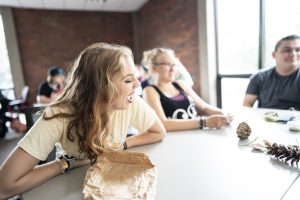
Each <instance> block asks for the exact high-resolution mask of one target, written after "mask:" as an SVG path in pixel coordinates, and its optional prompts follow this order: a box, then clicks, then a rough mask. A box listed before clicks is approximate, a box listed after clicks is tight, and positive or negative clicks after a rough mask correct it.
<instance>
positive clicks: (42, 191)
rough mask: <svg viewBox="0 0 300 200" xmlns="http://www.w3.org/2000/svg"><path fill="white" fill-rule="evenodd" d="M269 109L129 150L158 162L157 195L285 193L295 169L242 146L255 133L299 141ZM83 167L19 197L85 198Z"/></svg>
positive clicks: (178, 198) (169, 199) (172, 199)
mask: <svg viewBox="0 0 300 200" xmlns="http://www.w3.org/2000/svg"><path fill="white" fill-rule="evenodd" d="M267 111H270V110H266V109H246V108H241V109H239V110H237V111H236V112H234V115H235V120H234V121H233V123H232V124H231V125H230V126H228V127H225V128H222V129H218V130H217V129H214V130H194V131H180V132H171V133H168V136H167V137H166V139H165V140H164V141H162V142H160V143H156V144H152V145H147V146H143V147H138V148H133V149H130V150H131V151H139V152H145V153H147V154H148V155H149V156H150V157H151V159H152V160H153V162H154V163H155V164H156V166H157V169H158V183H157V195H156V199H157V200H194V199H195V200H196V199H204V200H206V199H209V200H211V199H216V200H219V199H229V200H235V199H236V200H241V199H243V200H247V199H251V200H254V199H255V200H258V199H281V198H284V199H286V197H287V196H284V195H285V194H286V195H288V194H289V192H288V189H289V187H290V186H291V185H292V183H293V182H294V180H295V179H296V178H297V177H298V175H299V169H298V168H296V167H291V166H289V165H288V164H286V163H282V162H280V161H277V160H275V159H272V158H271V157H270V156H269V155H266V154H264V153H258V152H255V151H253V150H252V148H250V147H248V146H243V145H245V144H246V143H248V142H249V141H251V140H253V139H255V138H256V137H258V139H257V141H261V140H263V139H267V140H269V141H272V142H277V143H283V144H297V140H298V141H300V138H299V136H300V133H297V132H290V131H289V130H288V127H287V125H285V124H278V123H272V122H265V121H264V120H263V119H262V117H261V115H262V114H263V113H265V112H267ZM272 111H276V112H278V113H282V112H284V113H286V112H287V111H279V110H272ZM295 114H298V115H300V113H296V112H295ZM242 121H245V122H247V123H248V124H249V125H250V127H251V129H252V134H251V137H250V138H249V140H246V141H240V140H239V138H237V136H236V133H235V131H236V127H237V125H238V124H239V123H240V122H242ZM87 168H88V167H87V166H85V167H81V168H78V169H74V170H72V171H70V173H68V174H63V175H60V176H57V177H54V178H53V179H51V180H50V181H48V182H47V183H44V184H42V185H41V186H39V187H37V188H35V189H33V190H31V191H29V192H26V193H24V194H22V198H23V199H24V200H27V199H28V200H29V199H30V200H37V199H44V200H47V199H56V200H59V199H64V200H68V199H70V200H71V199H72V200H76V199H83V195H82V193H81V192H82V187H83V186H82V184H83V180H84V176H85V172H86V170H87ZM296 182H297V181H296ZM299 184H300V183H299ZM291 188H293V187H291ZM298 193H299V192H298ZM298 196H299V195H298ZM299 198H300V197H299Z"/></svg>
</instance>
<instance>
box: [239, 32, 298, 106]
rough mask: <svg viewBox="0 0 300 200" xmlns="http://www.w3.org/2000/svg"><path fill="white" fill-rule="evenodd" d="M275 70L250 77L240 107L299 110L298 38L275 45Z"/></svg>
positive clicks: (271, 69)
mask: <svg viewBox="0 0 300 200" xmlns="http://www.w3.org/2000/svg"><path fill="white" fill-rule="evenodd" d="M272 56H273V58H274V59H275V61H276V66H275V67H272V68H270V69H267V70H263V71H260V72H258V73H257V74H255V75H254V76H252V77H251V80H250V83H249V85H248V88H247V91H246V94H245V98H244V102H243V105H244V106H246V107H253V105H254V103H255V101H256V100H258V107H260V108H274V109H296V110H300V70H299V65H300V37H299V36H298V35H289V36H287V37H284V38H282V39H281V40H279V41H278V42H277V44H276V45H275V49H274V51H273V53H272Z"/></svg>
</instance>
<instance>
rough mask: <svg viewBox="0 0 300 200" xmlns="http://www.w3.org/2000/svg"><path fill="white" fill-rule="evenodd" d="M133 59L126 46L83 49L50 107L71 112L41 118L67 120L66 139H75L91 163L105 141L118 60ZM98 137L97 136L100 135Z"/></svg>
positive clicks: (100, 45)
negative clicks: (66, 109)
mask: <svg viewBox="0 0 300 200" xmlns="http://www.w3.org/2000/svg"><path fill="white" fill-rule="evenodd" d="M125 56H129V57H132V51H131V50H130V49H129V48H128V47H125V46H119V45H111V44H107V43H95V44H92V45H90V46H88V47H87V48H86V49H84V50H83V51H82V52H81V53H80V54H79V56H78V57H77V58H76V60H75V61H74V63H73V65H72V66H71V67H72V68H71V72H70V73H69V74H68V76H67V81H66V83H67V84H66V86H65V88H64V90H63V92H62V93H61V94H60V96H59V97H58V98H57V100H56V101H55V102H53V103H52V104H50V105H49V108H50V109H51V108H54V107H59V108H65V107H68V108H70V109H68V111H69V110H70V112H68V113H66V112H60V113H57V114H53V115H51V116H47V115H46V112H44V114H43V118H44V119H46V120H50V119H53V118H57V117H62V118H70V123H69V124H68V127H67V137H68V139H69V140H70V141H73V142H74V139H75V137H77V138H78V146H79V150H80V153H85V154H86V156H87V157H88V158H89V159H90V160H91V162H92V163H94V162H95V161H96V159H97V156H98V155H100V154H101V153H103V147H104V144H103V143H104V139H105V138H106V137H107V135H108V132H109V130H108V129H109V128H108V127H109V119H110V113H111V111H112V104H113V102H114V101H115V99H116V97H117V96H118V90H117V88H116V85H115V84H114V81H115V80H116V78H117V77H118V76H120V75H121V73H122V72H123V65H122V63H121V58H122V57H125ZM99 134H100V135H99Z"/></svg>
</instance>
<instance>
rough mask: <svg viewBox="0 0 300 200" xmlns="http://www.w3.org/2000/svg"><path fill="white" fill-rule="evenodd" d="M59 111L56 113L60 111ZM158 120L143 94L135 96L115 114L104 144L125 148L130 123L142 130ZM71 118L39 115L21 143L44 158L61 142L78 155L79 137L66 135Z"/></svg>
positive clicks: (64, 146) (35, 154) (63, 146)
mask: <svg viewBox="0 0 300 200" xmlns="http://www.w3.org/2000/svg"><path fill="white" fill-rule="evenodd" d="M57 110H58V109H57ZM57 110H54V112H59V111H57ZM156 119H157V116H156V114H155V112H154V111H153V110H152V109H151V108H150V107H149V106H148V104H147V103H146V102H144V101H143V99H141V97H139V96H135V97H134V101H133V103H132V104H130V105H129V108H128V109H126V110H116V111H114V112H113V113H112V115H111V119H110V124H109V134H108V137H107V138H106V140H105V147H107V148H114V149H118V148H121V147H123V146H122V144H123V142H124V141H125V139H126V135H127V129H128V126H129V125H131V126H133V127H134V128H136V129H137V130H138V132H139V133H142V132H144V131H146V130H147V129H148V128H150V127H151V126H152V125H153V124H154V122H155V120H156ZM68 121H69V119H61V118H55V119H51V120H44V119H43V118H42V117H40V118H39V119H38V120H37V121H36V123H35V124H34V126H33V127H32V128H31V129H30V130H29V131H28V133H27V134H26V135H25V136H24V138H22V140H21V141H20V142H19V143H18V145H19V146H20V147H21V148H22V149H23V150H24V151H26V152H27V153H29V154H30V155H32V156H33V157H35V158H37V159H39V160H45V159H46V158H47V156H48V154H49V153H50V152H51V150H52V149H53V147H54V145H55V143H60V144H61V146H62V148H63V149H64V150H65V151H66V153H68V154H69V155H72V156H75V157H77V158H79V157H80V155H79V148H78V144H77V140H75V141H74V142H71V141H70V140H68V138H67V127H68Z"/></svg>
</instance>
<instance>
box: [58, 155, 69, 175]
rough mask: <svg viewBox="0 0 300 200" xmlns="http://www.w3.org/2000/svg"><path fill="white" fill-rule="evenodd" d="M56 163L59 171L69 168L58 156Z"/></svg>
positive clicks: (63, 171) (64, 171)
mask: <svg viewBox="0 0 300 200" xmlns="http://www.w3.org/2000/svg"><path fill="white" fill-rule="evenodd" d="M57 163H58V166H59V169H60V173H62V174H64V173H66V171H67V169H68V168H69V164H68V162H67V161H66V160H65V159H63V158H61V157H59V159H57Z"/></svg>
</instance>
